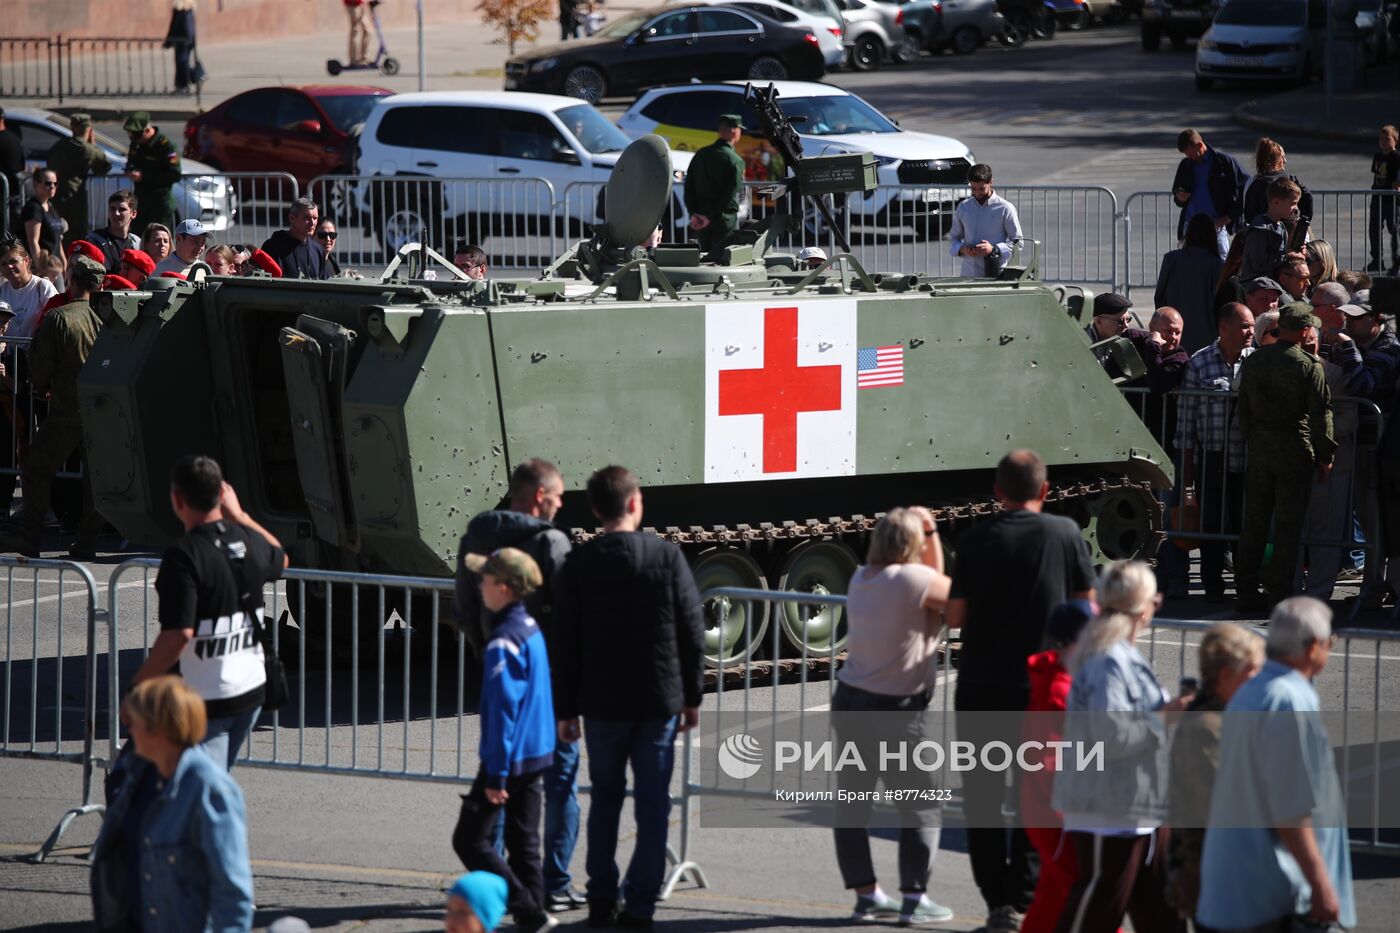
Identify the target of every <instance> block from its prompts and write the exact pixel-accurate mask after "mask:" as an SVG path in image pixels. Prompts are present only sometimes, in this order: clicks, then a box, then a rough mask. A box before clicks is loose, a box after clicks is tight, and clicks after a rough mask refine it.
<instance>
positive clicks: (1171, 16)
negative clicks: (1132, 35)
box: [1142, 0, 1220, 52]
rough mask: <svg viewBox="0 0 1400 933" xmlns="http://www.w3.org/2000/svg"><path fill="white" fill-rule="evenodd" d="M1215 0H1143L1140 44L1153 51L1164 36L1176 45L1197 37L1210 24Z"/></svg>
mask: <svg viewBox="0 0 1400 933" xmlns="http://www.w3.org/2000/svg"><path fill="white" fill-rule="evenodd" d="M1218 9H1220V4H1219V3H1218V2H1217V0H1146V2H1145V3H1144V4H1143V7H1142V47H1143V48H1144V49H1146V50H1147V51H1149V52H1155V51H1157V48H1158V47H1159V46H1160V45H1161V44H1162V39H1163V37H1165V38H1166V39H1167V40H1169V41H1170V42H1171V44H1172V45H1173V46H1175V47H1176V48H1181V47H1182V46H1184V45H1185V44H1186V40H1187V39H1199V38H1200V37H1201V36H1203V35H1205V34H1206V30H1207V29H1209V28H1210V21H1211V20H1212V19H1214V18H1215V11H1216V10H1218Z"/></svg>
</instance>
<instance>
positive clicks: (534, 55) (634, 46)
mask: <svg viewBox="0 0 1400 933" xmlns="http://www.w3.org/2000/svg"><path fill="white" fill-rule="evenodd" d="M825 73H826V66H825V65H824V64H823V62H822V53H821V48H820V45H819V42H818V39H817V37H816V34H815V33H813V32H812V31H811V30H808V29H795V28H793V27H791V26H784V25H783V24H781V23H778V22H775V21H774V20H771V19H769V18H768V17H766V16H762V15H760V14H758V13H754V12H752V11H750V10H740V9H736V8H733V7H714V6H689V7H655V8H652V9H650V10H639V11H638V12H636V13H632V14H629V15H627V16H624V17H622V18H621V19H619V20H617V21H616V22H614V23H612V24H610V25H608V26H605V27H603V29H601V30H600V31H599V32H597V33H596V34H595V35H592V36H590V37H588V38H586V39H579V40H576V41H572V42H567V43H561V44H559V45H550V46H545V47H544V48H540V49H536V50H535V51H533V52H531V53H530V54H528V55H519V56H516V57H514V58H512V59H510V60H509V61H507V62H506V83H505V86H506V90H508V91H539V92H544V93H551V94H567V95H568V96H570V97H577V98H578V99H580V100H585V101H588V102H590V103H596V102H597V101H599V100H602V99H603V98H604V97H605V96H607V95H609V94H613V95H617V94H625V93H630V92H634V91H637V90H639V89H641V88H644V87H651V86H654V85H658V84H666V83H669V82H673V81H683V80H687V79H690V78H698V79H700V80H702V81H703V80H710V81H714V80H723V79H726V78H744V77H748V78H753V79H756V80H763V81H775V80H781V79H783V78H812V79H815V78H820V77H821V76H822V75H823V74H825Z"/></svg>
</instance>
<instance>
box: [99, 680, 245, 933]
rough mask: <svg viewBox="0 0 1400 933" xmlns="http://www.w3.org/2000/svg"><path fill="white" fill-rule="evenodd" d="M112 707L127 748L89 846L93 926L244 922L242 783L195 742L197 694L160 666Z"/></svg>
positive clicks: (235, 932) (199, 732) (225, 931)
mask: <svg viewBox="0 0 1400 933" xmlns="http://www.w3.org/2000/svg"><path fill="white" fill-rule="evenodd" d="M122 714H123V718H124V719H125V720H126V721H127V724H128V726H129V728H130V730H131V741H132V742H133V743H135V747H136V758H135V760H134V761H133V762H132V764H131V765H130V767H128V768H127V771H126V777H125V780H124V781H123V782H122V785H121V788H120V789H119V790H118V791H117V795H116V797H115V799H114V800H113V801H112V805H111V806H110V807H109V808H108V809H107V816H106V819H105V820H104V821H103V823H102V831H101V833H99V834H98V837H97V842H96V844H95V845H94V846H93V856H92V907H93V918H94V920H95V927H96V929H98V930H99V931H108V930H111V931H123V933H126V931H132V930H140V931H143V933H156V931H166V930H168V931H171V933H190V931H198V930H205V931H217V933H240V931H247V930H251V929H252V926H253V869H252V866H251V865H250V864H249V862H248V838H247V817H246V814H245V811H244V808H243V793H242V792H241V791H240V790H239V789H238V785H237V784H235V783H234V782H233V779H232V778H230V777H229V776H228V773H227V772H226V771H225V770H224V768H223V767H222V766H221V765H219V764H216V763H215V762H214V760H213V759H212V758H210V757H209V756H208V755H206V754H205V753H204V752H203V751H202V750H201V749H200V748H199V745H198V743H199V742H200V740H201V739H203V738H204V731H205V727H206V718H205V713H204V701H203V700H201V699H200V697H199V694H197V693H195V692H194V691H193V690H192V689H190V688H189V687H188V686H186V684H185V682H184V681H183V680H181V679H180V678H179V677H174V676H169V675H167V676H164V677H155V678H152V679H151V680H147V681H145V682H143V683H140V684H137V685H136V686H135V687H133V688H132V690H131V692H130V693H129V694H127V697H126V700H125V701H124V702H123V703H122Z"/></svg>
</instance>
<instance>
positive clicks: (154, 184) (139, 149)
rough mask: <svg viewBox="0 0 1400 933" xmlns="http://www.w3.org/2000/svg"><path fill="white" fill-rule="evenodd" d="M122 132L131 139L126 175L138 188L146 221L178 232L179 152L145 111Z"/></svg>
mask: <svg viewBox="0 0 1400 933" xmlns="http://www.w3.org/2000/svg"><path fill="white" fill-rule="evenodd" d="M122 129H124V130H126V133H127V135H128V136H130V137H131V150H130V151H129V152H128V153H127V156H126V174H127V176H128V177H129V178H130V179H131V181H132V185H133V187H134V188H135V189H136V200H137V201H138V202H139V203H140V204H141V220H142V222H143V223H146V224H164V225H165V226H166V227H167V228H169V229H171V230H173V229H175V196H174V195H173V194H172V193H171V190H170V189H171V188H173V187H174V186H175V183H176V182H178V181H179V180H180V152H179V150H178V149H176V148H175V144H174V143H172V142H171V141H170V138H169V137H168V136H166V135H165V134H164V133H162V132H161V131H160V128H159V127H157V126H155V125H153V124H152V123H151V115H150V114H149V113H147V112H146V111H144V110H138V111H136V112H135V113H133V114H132V115H131V116H129V117H127V118H126V123H124V124H123V125H122Z"/></svg>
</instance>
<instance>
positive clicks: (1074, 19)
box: [1051, 0, 1127, 30]
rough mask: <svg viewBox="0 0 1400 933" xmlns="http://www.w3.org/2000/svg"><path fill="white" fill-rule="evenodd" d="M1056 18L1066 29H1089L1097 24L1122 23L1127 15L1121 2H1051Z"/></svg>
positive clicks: (1099, 0)
mask: <svg viewBox="0 0 1400 933" xmlns="http://www.w3.org/2000/svg"><path fill="white" fill-rule="evenodd" d="M1051 5H1052V6H1053V7H1054V8H1055V18H1056V19H1058V20H1059V22H1060V25H1061V26H1062V27H1064V28H1065V29H1071V30H1079V29H1087V28H1088V27H1089V26H1092V25H1093V24H1094V23H1096V22H1105V23H1120V22H1122V21H1123V20H1124V19H1125V18H1126V17H1127V13H1126V11H1125V10H1124V8H1123V5H1122V3H1121V2H1120V0H1051Z"/></svg>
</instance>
